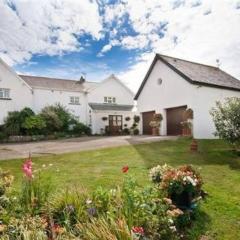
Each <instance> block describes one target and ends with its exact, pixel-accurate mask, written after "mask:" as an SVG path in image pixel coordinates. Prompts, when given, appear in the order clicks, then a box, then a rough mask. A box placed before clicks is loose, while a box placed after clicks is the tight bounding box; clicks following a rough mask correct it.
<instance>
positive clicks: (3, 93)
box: [0, 88, 10, 99]
mask: <svg viewBox="0 0 240 240" xmlns="http://www.w3.org/2000/svg"><path fill="white" fill-rule="evenodd" d="M0 99H10V89H8V88H0Z"/></svg>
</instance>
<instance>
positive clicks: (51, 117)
mask: <svg viewBox="0 0 240 240" xmlns="http://www.w3.org/2000/svg"><path fill="white" fill-rule="evenodd" d="M40 115H41V117H42V118H43V120H44V121H45V122H46V133H47V134H52V133H54V132H58V131H61V132H68V131H71V130H72V129H71V126H72V125H73V126H74V125H75V124H76V123H77V121H76V120H75V119H74V117H73V116H72V114H71V113H70V112H69V111H68V110H67V109H66V108H65V107H64V106H61V105H60V104H56V105H53V106H47V107H45V108H43V109H42V111H41V113H40Z"/></svg>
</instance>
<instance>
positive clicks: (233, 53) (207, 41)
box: [120, 0, 240, 91]
mask: <svg viewBox="0 0 240 240" xmlns="http://www.w3.org/2000/svg"><path fill="white" fill-rule="evenodd" d="M173 2H174V1H165V0H163V1H144V0H142V1H140V0H130V1H126V3H125V5H124V4H123V5H124V6H125V11H126V13H127V14H128V15H129V18H130V21H131V24H132V27H133V28H134V30H135V31H136V32H137V33H138V37H137V38H134V39H133V38H132V37H131V36H125V37H124V39H129V40H128V44H125V42H124V41H122V42H121V43H122V44H121V46H122V47H123V48H135V47H136V48H138V49H139V48H140V49H141V47H144V46H146V45H148V44H149V46H150V49H151V51H152V52H153V53H154V52H159V53H163V54H167V55H172V56H176V57H180V58H185V59H189V60H192V61H197V62H203V63H207V64H212V65H216V59H220V61H221V68H223V69H224V70H225V71H227V72H229V73H230V74H233V75H234V76H236V77H238V78H240V69H239V67H238V65H239V60H240V28H239V23H240V9H237V2H236V1H234V0H222V1H221V2H219V1H218V0H212V1H209V0H202V1H191V0H186V1H183V2H185V4H181V5H179V7H176V8H173ZM196 3H197V4H196ZM192 6H195V7H192ZM120 14H121V15H123V13H122V12H121V13H120ZM161 24H162V25H161ZM164 24H165V26H164ZM161 26H164V28H161ZM161 31H162V33H163V35H159V32H161ZM146 36H147V39H146V38H145V37H146ZM130 40H131V41H130ZM143 55H144V57H145V61H143V62H137V63H136V64H135V65H133V66H131V67H130V68H129V69H128V71H126V72H124V73H120V77H122V78H123V79H124V80H125V82H127V81H128V82H129V85H131V86H132V88H133V89H134V90H135V91H136V89H137V86H139V84H140V82H141V81H142V79H143V77H144V75H145V74H146V72H147V69H148V67H149V65H150V63H151V61H152V59H153V57H152V54H146V53H143Z"/></svg>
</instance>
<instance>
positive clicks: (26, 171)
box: [22, 158, 33, 179]
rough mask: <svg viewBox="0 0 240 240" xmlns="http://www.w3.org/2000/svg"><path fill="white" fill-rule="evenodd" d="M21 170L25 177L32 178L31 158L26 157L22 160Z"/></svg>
mask: <svg viewBox="0 0 240 240" xmlns="http://www.w3.org/2000/svg"><path fill="white" fill-rule="evenodd" d="M22 170H23V172H24V174H25V176H26V177H27V178H29V179H32V177H33V174H32V159H31V158H29V159H27V160H26V161H25V162H24V164H23V167H22Z"/></svg>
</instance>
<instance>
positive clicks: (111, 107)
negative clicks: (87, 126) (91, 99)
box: [89, 103, 133, 111]
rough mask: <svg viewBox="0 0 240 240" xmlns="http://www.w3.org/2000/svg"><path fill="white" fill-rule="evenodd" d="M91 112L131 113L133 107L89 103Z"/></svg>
mask: <svg viewBox="0 0 240 240" xmlns="http://www.w3.org/2000/svg"><path fill="white" fill-rule="evenodd" d="M89 106H90V107H91V108H92V110H102V111H132V109H133V105H123V104H109V103H89Z"/></svg>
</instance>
